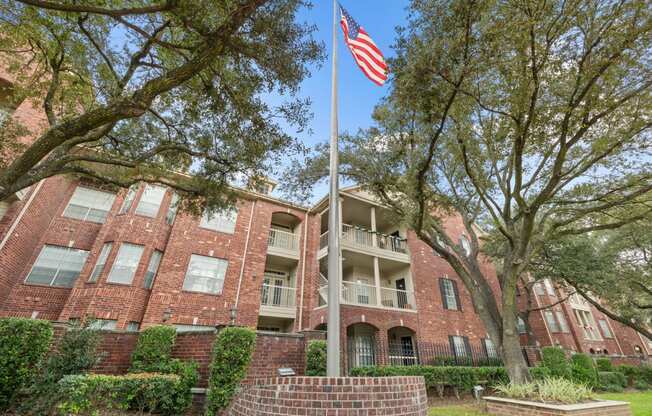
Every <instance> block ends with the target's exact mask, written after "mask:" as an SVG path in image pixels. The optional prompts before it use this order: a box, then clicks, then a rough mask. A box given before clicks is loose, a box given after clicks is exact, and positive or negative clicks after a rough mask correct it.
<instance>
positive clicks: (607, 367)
mask: <svg viewBox="0 0 652 416" xmlns="http://www.w3.org/2000/svg"><path fill="white" fill-rule="evenodd" d="M595 365H596V367H597V368H598V371H614V367H613V365H612V364H611V360H610V359H608V358H598V359H597V360H595Z"/></svg>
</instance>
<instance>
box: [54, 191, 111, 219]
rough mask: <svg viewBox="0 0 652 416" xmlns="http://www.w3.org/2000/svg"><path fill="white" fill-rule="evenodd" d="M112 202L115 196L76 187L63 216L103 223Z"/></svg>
mask: <svg viewBox="0 0 652 416" xmlns="http://www.w3.org/2000/svg"><path fill="white" fill-rule="evenodd" d="M114 200H115V194H112V193H109V192H102V191H97V190H95V189H90V188H84V187H81V186H78V187H77V189H75V192H74V193H73V194H72V197H71V198H70V201H69V202H68V206H67V207H66V209H65V210H64V211H63V216H64V217H68V218H75V219H78V220H82V221H91V222H99V223H104V222H105V221H106V217H107V215H109V211H111V207H112V206H113V201H114Z"/></svg>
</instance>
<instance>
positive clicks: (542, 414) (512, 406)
mask: <svg viewBox="0 0 652 416" xmlns="http://www.w3.org/2000/svg"><path fill="white" fill-rule="evenodd" d="M485 404H486V410H487V413H489V414H490V415H496V416H514V415H519V416H596V415H605V416H606V415H609V416H631V415H632V411H631V410H630V408H629V404H628V403H623V402H612V403H611V404H606V403H605V404H604V405H603V406H601V407H593V406H591V405H590V404H589V405H587V407H585V408H581V407H578V406H556V407H558V408H557V409H555V408H553V407H551V406H546V405H543V404H541V406H539V405H537V404H533V405H528V404H523V403H509V402H505V401H498V400H492V399H491V398H488V399H487V400H485Z"/></svg>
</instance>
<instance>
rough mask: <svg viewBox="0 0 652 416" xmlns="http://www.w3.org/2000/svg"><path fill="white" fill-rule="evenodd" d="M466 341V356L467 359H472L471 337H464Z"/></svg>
mask: <svg viewBox="0 0 652 416" xmlns="http://www.w3.org/2000/svg"><path fill="white" fill-rule="evenodd" d="M462 339H463V340H464V349H466V355H467V357H469V358H471V357H472V355H471V344H469V337H462Z"/></svg>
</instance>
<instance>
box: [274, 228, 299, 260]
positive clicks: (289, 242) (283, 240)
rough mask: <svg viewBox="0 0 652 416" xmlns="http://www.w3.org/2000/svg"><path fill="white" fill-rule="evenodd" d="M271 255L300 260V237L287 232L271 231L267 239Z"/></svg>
mask: <svg viewBox="0 0 652 416" xmlns="http://www.w3.org/2000/svg"><path fill="white" fill-rule="evenodd" d="M267 245H268V248H267V251H268V253H269V254H272V255H277V256H282V257H290V258H293V259H299V236H298V235H297V234H294V233H290V232H287V231H282V230H277V229H274V228H272V229H270V230H269V237H268V238H267Z"/></svg>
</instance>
